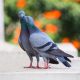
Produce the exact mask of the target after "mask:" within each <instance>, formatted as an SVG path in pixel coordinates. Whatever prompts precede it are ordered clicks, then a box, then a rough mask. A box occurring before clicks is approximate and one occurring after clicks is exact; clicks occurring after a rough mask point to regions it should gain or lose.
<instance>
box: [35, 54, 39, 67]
mask: <svg viewBox="0 0 80 80" xmlns="http://www.w3.org/2000/svg"><path fill="white" fill-rule="evenodd" d="M36 59H37V66H36V68H40V67H39V55H37V56H36Z"/></svg>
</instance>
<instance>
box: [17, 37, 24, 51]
mask: <svg viewBox="0 0 80 80" xmlns="http://www.w3.org/2000/svg"><path fill="white" fill-rule="evenodd" d="M18 42H19V45H20V47H21V48H22V49H23V50H24V51H25V49H24V47H23V45H22V42H21V40H20V38H19V39H18Z"/></svg>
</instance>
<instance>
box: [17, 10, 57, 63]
mask: <svg viewBox="0 0 80 80" xmlns="http://www.w3.org/2000/svg"><path fill="white" fill-rule="evenodd" d="M18 16H19V18H20V23H21V32H20V36H19V40H18V42H19V45H20V47H21V48H22V49H23V50H24V51H26V53H27V54H28V56H29V58H30V61H31V65H32V61H33V56H35V57H36V58H37V64H38V63H39V56H40V55H39V53H38V52H37V51H36V50H34V49H33V47H32V46H31V43H30V41H29V37H30V33H29V30H28V24H27V22H28V19H30V20H31V21H30V24H32V23H33V20H32V18H31V17H30V16H25V13H24V11H19V13H18ZM51 61H52V62H50V63H54V64H58V61H57V59H55V60H54V59H51Z"/></svg>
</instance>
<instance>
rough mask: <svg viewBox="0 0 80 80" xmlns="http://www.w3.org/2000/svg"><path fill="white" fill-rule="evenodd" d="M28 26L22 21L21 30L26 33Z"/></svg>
mask: <svg viewBox="0 0 80 80" xmlns="http://www.w3.org/2000/svg"><path fill="white" fill-rule="evenodd" d="M26 25H27V24H26V23H25V22H24V21H21V30H22V31H26V30H27V26H26Z"/></svg>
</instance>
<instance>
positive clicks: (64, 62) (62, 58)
mask: <svg viewBox="0 0 80 80" xmlns="http://www.w3.org/2000/svg"><path fill="white" fill-rule="evenodd" d="M58 59H59V60H60V61H61V62H62V63H63V64H64V65H65V66H66V67H71V65H70V64H69V63H68V62H67V60H66V59H65V58H64V57H58Z"/></svg>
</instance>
